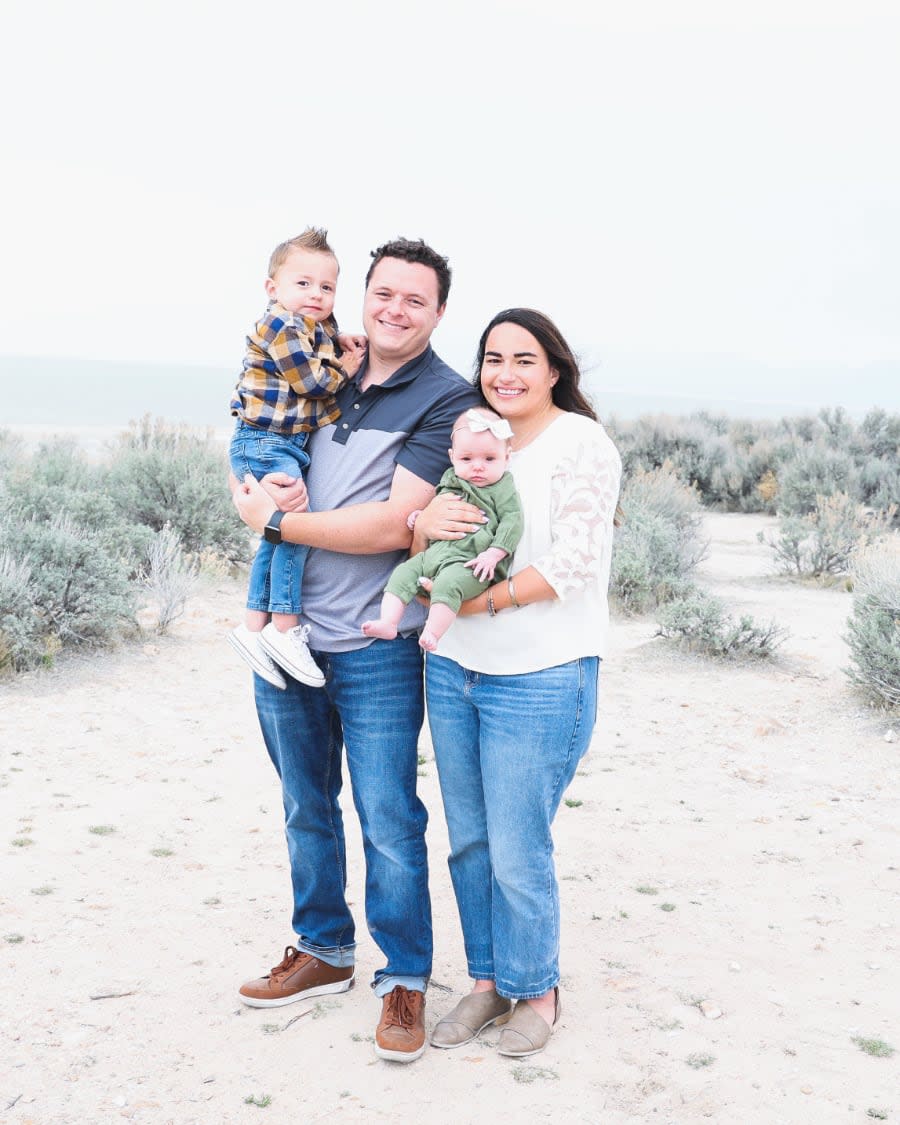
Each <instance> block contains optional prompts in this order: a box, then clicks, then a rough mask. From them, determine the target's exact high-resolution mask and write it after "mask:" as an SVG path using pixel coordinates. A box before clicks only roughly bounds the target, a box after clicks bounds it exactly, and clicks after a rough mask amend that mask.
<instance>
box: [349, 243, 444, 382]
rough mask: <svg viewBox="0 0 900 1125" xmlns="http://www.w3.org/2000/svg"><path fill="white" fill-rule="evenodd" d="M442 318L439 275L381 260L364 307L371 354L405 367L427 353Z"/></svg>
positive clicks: (413, 265) (427, 268)
mask: <svg viewBox="0 0 900 1125" xmlns="http://www.w3.org/2000/svg"><path fill="white" fill-rule="evenodd" d="M443 315H444V306H443V305H441V306H440V307H439V306H438V280H437V274H436V273H435V272H434V270H433V269H432V268H431V267H430V266H424V265H422V263H421V262H405V261H403V259H402V258H382V259H381V261H380V262H379V263H378V265H377V266H376V267H375V269H374V270H373V271H372V276H371V277H370V278H369V284H368V287H367V288H366V298H365V301H364V303H363V327H364V328H365V332H366V335H367V336H368V338H369V354H370V355H372V356H374V357H376V358H378V359H379V360H382V361H389V362H390V363H393V364H395V366H396V367H402V366H403V364H404V363H408V362H409V360H411V359H414V358H415V357H416V356H417V355H419V354H420V353H421V352H423V351H424V350H425V348H426V346H427V344H428V341H429V339H430V338H431V333H432V332H433V331H434V330H435V328H437V326H438V324H439V323H440V320H441V317H442V316H443Z"/></svg>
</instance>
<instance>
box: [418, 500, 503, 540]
mask: <svg viewBox="0 0 900 1125" xmlns="http://www.w3.org/2000/svg"><path fill="white" fill-rule="evenodd" d="M483 523H487V517H486V516H485V514H484V513H483V512H482V511H481V509H480V508H476V507H475V505H474V504H470V503H468V501H466V500H463V499H461V498H460V497H459V496H457V495H456V494H455V493H453V492H442V493H441V494H440V496H435V498H434V499H433V500H432V501H431V503H430V504H429V505H428V506H427V507H426V508H424V509H423V510H422V511H421V512H420V513H419V518H418V519H417V520H416V532H417V533H419V534H421V535H424V536H425V538H426V539H428V540H435V539H444V540H451V539H462V538H464V537H465V536H466V535H470V534H471V533H472V532H473V531H477V530H478V529H479V527H481V525H482V524H483Z"/></svg>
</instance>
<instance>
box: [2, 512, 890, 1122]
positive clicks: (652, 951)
mask: <svg viewBox="0 0 900 1125" xmlns="http://www.w3.org/2000/svg"><path fill="white" fill-rule="evenodd" d="M770 522H771V521H768V520H766V519H765V518H761V517H755V516H715V517H710V518H709V519H708V521H707V526H708V529H709V534H710V535H711V536H712V539H713V550H712V552H711V554H710V556H709V558H708V560H707V561H706V562H705V563H704V564H703V567H702V579H703V582H704V584H706V585H707V586H708V587H709V588H711V589H713V590H714V591H715V592H716V593H717V594H719V595H720V596H722V597H723V598H724V599H725V600H726V601H727V602H728V604H729V606H730V607H732V608H733V609H734V610H742V611H746V612H750V613H753V614H754V615H756V616H759V617H762V618H769V617H773V616H774V617H775V618H776V619H777V620H778V622H779V624H783V625H786V626H788V627H789V628H790V630H791V637H790V639H789V640H788V641H787V643H786V644H785V645H784V647H783V649H782V650H781V651H780V654H779V656H778V657H777V659H776V660H774V661H773V662H771V663H768V664H755V665H754V664H751V665H730V664H724V665H723V664H718V663H714V662H711V661H709V660H705V659H702V658H699V657H694V656H690V655H685V654H683V653H681V652H679V651H678V650H677V649H675V648H672V647H670V646H668V645H666V644H665V643H664V642H662V641H660V640H658V639H654V637H653V633H654V626H653V623H652V622H650V621H639V622H633V621H631V622H616V624H615V626H614V629H613V652H612V654H611V656H610V659H609V660H608V661H607V662H606V664H605V666H604V671H603V677H602V678H603V699H602V703H601V717H600V722H599V724H598V729H597V735H596V738H595V743H594V747H593V748H592V750H591V753H590V755H589V756H588V757H587V758H586V759H585V762H584V764H583V767H582V769H581V770H580V772H579V774H578V776H577V777H576V778H575V781H574V783H573V785H572V787H571V789H570V790H569V793H568V794H567V804H566V805H564V806H563V808H562V809H561V811H560V815H559V817H558V820H557V833H556V835H557V860H558V870H559V875H560V880H561V883H560V887H561V896H562V902H563V922H564V925H563V959H562V964H563V974H564V978H563V985H562V992H563V1003H564V1015H563V1020H562V1025H561V1027H560V1028H559V1029H558V1031H557V1033H556V1034H555V1035H554V1037H553V1039H552V1040H551V1043H550V1046H549V1047H548V1049H547V1050H546V1051H545V1052H544V1053H543V1054H541V1055H538V1056H536V1057H535V1058H533V1059H531V1060H526V1061H525V1062H523V1063H520V1064H518V1065H517V1064H514V1063H512V1064H511V1060H506V1059H503V1058H501V1057H499V1056H497V1054H496V1052H495V1050H494V1046H495V1042H496V1034H487V1035H485V1036H484V1037H483V1039H481V1040H479V1041H476V1042H475V1043H473V1044H472V1045H471V1046H470V1047H467V1048H464V1049H463V1050H461V1051H456V1052H438V1051H433V1050H432V1051H426V1053H425V1055H424V1057H423V1058H422V1059H421V1060H420V1061H419V1062H417V1063H416V1064H415V1065H414V1066H411V1067H407V1068H402V1067H398V1066H395V1065H392V1064H389V1063H384V1062H381V1061H379V1060H377V1059H375V1057H374V1055H373V1053H372V1046H371V1037H372V1033H373V1029H374V1023H375V1020H376V1018H377V1013H378V1006H377V1004H376V1002H375V1001H374V999H373V998H372V997H371V996H370V994H369V991H368V988H367V987H366V984H367V981H368V980H369V979H370V977H371V973H372V970H373V969H374V968H375V967H376V965H377V963H378V962H377V957H376V953H377V950H375V948H374V946H373V945H372V943H371V941H370V940H369V938H368V936H367V935H366V934H365V933H364V932H363V933H362V934H360V935H358V936H359V938H360V949H359V964H358V984H357V987H356V988H355V989H353V990H352V991H351V992H350V993H348V994H347V995H346V996H341V997H336V998H334V999H326V1000H324V1001H321V1002H318V1003H316V1002H313V1003H310V1004H307V1005H305V1006H304V1005H302V1004H298V1005H293V1006H290V1007H288V1008H285V1009H281V1010H277V1009H276V1010H275V1011H274V1012H273V1011H269V1012H266V1011H251V1010H249V1009H246V1008H243V1007H242V1006H241V1005H240V1004H239V1003H238V1002H237V1000H236V998H235V987H236V984H237V983H238V982H239V981H241V980H242V979H245V978H246V977H248V976H251V975H256V974H257V973H258V972H260V971H262V970H263V969H265V968H266V967H267V966H269V965H271V964H275V962H276V961H277V960H278V959H279V956H280V951H281V948H282V947H283V946H284V945H286V944H288V943H289V942H290V941H291V940H292V938H291V933H290V929H289V918H288V881H287V871H286V862H285V855H284V844H283V835H282V825H281V808H280V797H279V793H278V790H277V787H276V784H275V778H274V774H273V772H272V770H271V768H270V767H269V765H268V762H267V760H266V759H265V756H264V752H263V750H262V747H261V743H260V739H259V736H258V733H257V729H256V724H255V716H254V713H253V708H252V704H251V700H250V694H249V686H248V683H247V680H246V677H245V675H244V672H243V669H242V668H239V667H237V666H236V665H235V662H234V660H233V658H232V656H231V652H230V650H229V649H228V647H227V645H225V643H224V640H223V638H224V633H225V630H226V628H227V627H228V625H229V623H230V622H231V620H232V618H233V617H234V614H235V612H236V610H237V606H238V604H239V600H240V594H239V588H238V585H237V584H235V583H231V582H220V583H218V584H216V585H213V586H210V587H209V588H207V589H206V590H205V591H204V592H203V594H202V596H201V597H198V598H197V599H196V600H195V602H194V603H192V606H191V610H190V613H189V615H188V617H187V618H186V619H184V620H182V621H181V622H179V624H178V625H177V626H176V628H175V629H174V632H173V635H172V636H171V637H169V638H164V639H161V640H152V641H149V642H147V643H146V644H144V645H137V646H132V647H129V648H126V649H123V650H121V651H120V652H118V653H115V654H113V655H111V656H106V657H100V658H93V659H91V660H89V661H71V662H67V663H66V664H65V665H64V666H63V667H62V668H61V669H59V670H57V671H53V672H50V673H41V674H32V675H28V676H24V677H22V678H20V679H19V680H18V681H16V682H15V683H14V684H9V683H7V684H5V685H3V686H2V687H0V748H2V759H0V761H2V775H0V784H2V788H0V822H2V824H3V825H4V828H5V837H4V839H3V840H2V842H0V846H2V848H3V852H4V863H3V880H2V890H0V896H2V898H0V910H2V917H3V921H2V927H0V929H2V935H0V936H2V937H4V938H5V940H3V941H0V972H2V979H3V982H4V987H3V989H2V994H0V1023H2V1027H0V1058H2V1065H0V1121H8V1122H11V1123H13V1122H14V1123H16V1125H25V1123H31V1122H33V1123H40V1125H60V1123H70V1122H71V1123H75V1122H78V1123H83V1122H107V1121H118V1120H120V1119H122V1118H124V1119H126V1120H132V1121H135V1122H151V1123H157V1122H173V1123H176V1125H188V1123H193V1122H199V1123H220V1122H245V1121H248V1122H250V1121H260V1120H262V1121H268V1122H279V1123H280V1122H289V1121H295V1120H302V1121H305V1122H312V1121H332V1120H339V1121H373V1120H375V1121H385V1122H394V1121H401V1120H409V1119H412V1118H414V1117H415V1118H418V1119H424V1120H428V1121H433V1122H438V1123H444V1122H447V1123H448V1125H449V1123H453V1125H463V1123H466V1122H472V1123H476V1122H477V1123H480V1122H484V1121H486V1120H489V1119H491V1118H498V1119H499V1118H503V1117H506V1118H509V1119H511V1120H516V1121H540V1120H544V1119H548V1120H549V1119H551V1118H553V1119H558V1120H568V1121H576V1122H591V1123H602V1125H619V1123H625V1122H654V1123H657V1122H658V1123H660V1125H662V1123H673V1125H674V1123H683V1122H694V1121H698V1122H699V1121H713V1122H721V1123H723V1125H724V1123H728V1125H732V1123H740V1125H744V1123H756V1122H760V1123H766V1125H768V1123H778V1122H784V1123H787V1122H791V1123H806V1122H816V1123H820V1122H832V1121H834V1122H860V1123H861V1122H870V1121H871V1120H873V1116H872V1114H870V1113H869V1110H873V1111H875V1112H876V1113H880V1112H882V1111H885V1112H889V1113H890V1117H889V1118H888V1120H893V1119H894V1118H900V1094H898V1089H900V1082H898V1066H900V1053H898V1054H896V1055H894V1056H893V1057H892V1058H878V1057H872V1056H870V1055H869V1054H866V1053H864V1052H863V1051H862V1050H861V1049H860V1047H859V1046H858V1045H857V1044H856V1043H854V1038H860V1039H873V1040H884V1041H886V1042H887V1043H889V1044H891V1045H893V1046H894V1047H896V1048H898V1050H900V1026H898V1025H900V1020H898V1015H900V1000H898V997H900V979H898V964H900V957H898V930H897V924H898V909H897V908H898V867H900V858H898V852H900V849H898V833H897V820H898V818H897V808H898V804H897V795H898V794H897V788H898V787H897V773H898V769H897V766H898V753H900V750H898V745H900V744H898V743H888V742H886V741H885V740H884V734H885V731H886V730H887V728H888V726H889V725H890V723H889V722H888V721H887V720H886V719H885V717H884V716H883V715H880V714H878V713H877V712H874V711H871V710H869V709H867V708H866V707H864V706H863V705H862V703H861V702H860V701H859V699H858V698H857V697H855V696H854V695H853V694H852V693H851V691H850V690H849V688H848V685H847V682H846V679H845V677H844V676H843V674H842V672H841V668H842V666H843V665H844V664H845V663H846V653H845V651H844V648H843V644H842V642H841V640H840V633H841V631H842V626H843V621H844V619H845V617H846V614H847V612H848V610H849V606H850V598H849V596H848V595H847V594H846V593H845V592H843V591H842V590H840V589H821V588H818V587H813V586H801V585H797V584H795V583H789V582H786V581H785V580H784V579H781V578H778V577H773V576H771V575H770V574H769V569H770V568H769V563H768V553H767V551H766V550H765V549H764V548H763V547H762V546H761V545H760V544H758V543H757V542H756V532H757V531H758V530H759V529H761V528H762V527H764V526H766V525H767V524H769V523H770ZM896 725H897V726H898V727H900V723H897V724H896ZM422 753H423V756H424V758H425V759H426V761H425V763H424V765H423V767H422V779H421V783H422V794H423V797H424V799H425V801H426V803H427V804H428V807H429V809H430V811H431V825H430V827H429V844H430V848H431V859H432V889H433V896H434V915H435V936H436V952H435V967H434V986H433V987H432V989H431V990H430V991H429V995H428V1009H427V1012H426V1020H427V1023H428V1024H429V1025H432V1024H433V1023H434V1022H435V1020H436V1019H437V1018H438V1017H439V1015H440V1014H442V1013H443V1012H444V1011H445V1010H446V1009H447V1008H449V1007H450V1006H452V1004H453V1002H454V994H456V993H458V992H459V991H461V990H464V989H465V987H466V977H465V972H464V968H463V961H462V956H461V939H460V935H459V927H458V923H457V920H456V913H455V908H454V904H453V898H452V893H451V890H450V883H449V877H448V875H447V870H446V865H445V862H444V857H445V855H446V833H445V828H444V824H443V818H442V814H441V808H440V798H439V793H438V788H437V779H436V775H435V770H434V766H433V762H431V761H430V758H431V751H430V747H429V746H428V743H427V739H426V738H425V737H424V736H423V743H422ZM348 825H350V838H351V843H352V854H351V885H350V894H351V898H352V899H353V900H354V902H355V903H356V907H355V910H356V914H357V920H358V923H359V925H360V928H362V909H361V905H360V904H361V900H362V891H361V876H362V864H361V855H360V849H359V844H358V839H357V834H356V828H355V822H354V820H353V818H352V814H350V815H349V816H348ZM27 841H30V842H27ZM704 1009H705V1014H704ZM719 1012H720V1013H721V1015H717V1013H719ZM296 1017H299V1018H296ZM266 1097H269V1098H271V1103H270V1104H269V1105H268V1107H267V1108H262V1107H259V1106H257V1105H254V1104H251V1103H248V1102H247V1100H246V1099H248V1098H255V1099H257V1100H258V1101H262V1100H264V1099H265V1098H266Z"/></svg>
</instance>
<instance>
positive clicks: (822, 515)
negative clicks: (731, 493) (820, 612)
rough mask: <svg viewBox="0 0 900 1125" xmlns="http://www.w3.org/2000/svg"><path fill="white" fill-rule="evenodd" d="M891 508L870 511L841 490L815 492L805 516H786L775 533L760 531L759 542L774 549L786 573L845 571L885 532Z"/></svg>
mask: <svg viewBox="0 0 900 1125" xmlns="http://www.w3.org/2000/svg"><path fill="white" fill-rule="evenodd" d="M893 516H894V509H893V508H889V509H888V510H887V511H886V512H872V511H868V510H867V509H865V508H864V507H863V506H862V505H861V504H858V503H857V502H856V501H855V500H853V499H851V497H849V496H847V494H846V493H844V492H837V493H835V494H834V495H832V496H817V497H816V499H815V508H814V510H813V511H812V512H810V513H809V514H808V515H805V516H798V515H792V516H786V517H784V518H783V519H782V520H781V521H780V524H779V528H778V531H777V533H775V535H774V536H772V535H768V536H767V535H765V534H764V533H763V532H760V533H759V540H760V542H764V543H768V544H769V545H770V546H771V547H772V549H773V550H774V552H775V563H776V566H777V567H778V569H779V570H781V571H782V572H783V573H786V574H797V575H800V576H802V577H809V578H820V577H825V576H828V575H836V574H846V573H847V571H848V570H849V569H850V560H851V559H852V557H853V555H854V553H855V552H856V551H859V550H860V549H862V548H864V547H866V546H867V545H868V544H870V543H873V542H875V541H876V540H877V539H878V538H880V537H881V536H882V535H884V534H885V532H886V531H887V530H888V528H889V527H890V524H891V521H892V519H893Z"/></svg>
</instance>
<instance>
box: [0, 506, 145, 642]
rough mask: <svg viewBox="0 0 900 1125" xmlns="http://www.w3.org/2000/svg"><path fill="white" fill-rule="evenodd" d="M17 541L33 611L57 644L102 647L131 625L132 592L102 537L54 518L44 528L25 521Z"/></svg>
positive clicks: (118, 560) (119, 562)
mask: <svg viewBox="0 0 900 1125" xmlns="http://www.w3.org/2000/svg"><path fill="white" fill-rule="evenodd" d="M17 536H18V545H17V550H16V554H17V561H18V562H19V564H20V565H25V566H27V567H29V568H30V570H31V574H32V590H33V594H32V596H33V602H34V608H35V610H36V611H37V612H38V613H39V614H40V615H41V617H42V618H43V620H44V621H45V623H46V627H47V628H46V631H47V632H49V633H51V634H52V635H54V636H55V637H57V638H58V639H59V641H60V642H61V643H62V644H67V645H98V644H106V643H109V642H110V641H111V640H113V639H114V638H115V637H117V636H119V635H121V633H122V632H123V630H127V629H128V628H129V627H131V626H132V625H133V620H134V607H135V597H134V587H133V585H132V584H131V583H130V582H129V577H128V573H127V568H126V567H125V566H123V564H122V559H121V558H120V557H119V556H117V555H115V554H113V553H111V552H110V549H109V544H108V542H107V540H106V538H105V536H104V535H103V534H102V533H99V532H96V531H91V530H88V529H85V528H83V527H79V526H78V525H77V524H75V523H73V521H72V520H71V519H70V518H69V517H68V516H66V515H60V516H57V517H56V518H55V519H53V520H51V521H50V522H49V523H45V522H42V521H39V520H36V519H35V520H28V521H26V522H24V523H22V524H20V525H19V526H18V528H17Z"/></svg>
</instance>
